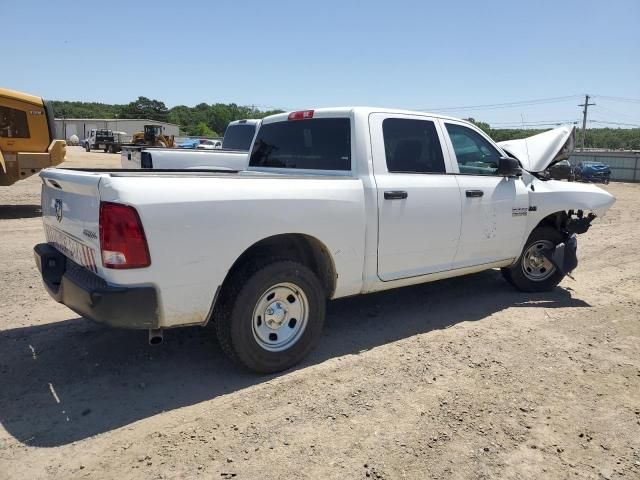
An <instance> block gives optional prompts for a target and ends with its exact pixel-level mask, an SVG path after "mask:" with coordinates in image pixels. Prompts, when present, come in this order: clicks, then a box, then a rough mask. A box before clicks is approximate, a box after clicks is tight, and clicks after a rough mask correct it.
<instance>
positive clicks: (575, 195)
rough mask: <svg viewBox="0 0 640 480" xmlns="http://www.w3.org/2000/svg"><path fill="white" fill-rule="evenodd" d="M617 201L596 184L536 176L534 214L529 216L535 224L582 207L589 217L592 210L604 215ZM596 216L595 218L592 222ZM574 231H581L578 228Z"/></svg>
mask: <svg viewBox="0 0 640 480" xmlns="http://www.w3.org/2000/svg"><path fill="white" fill-rule="evenodd" d="M615 201H616V199H615V197H614V196H613V195H611V194H610V193H609V192H607V191H605V190H603V189H602V188H599V187H596V186H595V185H591V184H587V183H573V182H562V181H559V180H548V181H541V180H538V179H535V178H534V179H533V180H532V181H531V184H530V185H529V205H530V207H529V210H530V211H533V212H534V214H533V215H530V219H529V220H530V222H531V223H532V224H533V225H532V226H533V227H535V226H536V225H537V224H538V223H539V222H540V221H541V220H542V219H543V218H545V217H547V216H549V215H551V214H553V213H557V212H569V211H570V210H573V211H579V210H581V211H583V212H585V214H586V215H587V216H588V214H589V213H593V215H594V216H598V217H602V216H603V215H604V214H605V213H606V212H607V210H609V208H611V206H612V205H613V204H614V203H615ZM593 218H595V217H592V218H591V219H590V220H589V222H590V221H591V220H593ZM583 223H584V221H583ZM585 231H586V230H585ZM575 233H582V232H578V231H577V230H576V231H575Z"/></svg>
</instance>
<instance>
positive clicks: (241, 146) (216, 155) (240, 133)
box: [120, 119, 260, 170]
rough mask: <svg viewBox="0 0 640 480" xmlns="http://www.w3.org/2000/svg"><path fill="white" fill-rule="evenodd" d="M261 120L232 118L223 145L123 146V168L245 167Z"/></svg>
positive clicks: (228, 168) (241, 168) (229, 168)
mask: <svg viewBox="0 0 640 480" xmlns="http://www.w3.org/2000/svg"><path fill="white" fill-rule="evenodd" d="M259 126H260V120H257V119H246V120H235V121H233V122H230V123H229V125H227V129H226V130H225V132H224V138H223V139H222V149H212V150H205V149H195V150H186V149H176V148H149V147H145V146H142V147H140V146H128V147H127V146H125V147H123V150H122V154H121V156H120V160H121V164H122V168H124V169H138V168H144V169H151V168H152V169H155V170H167V169H175V168H182V169H189V168H191V169H198V168H218V169H227V170H244V169H245V168H246V167H247V165H248V163H249V155H248V153H249V147H250V146H251V142H252V141H253V138H254V136H255V134H256V131H257V130H258V128H259Z"/></svg>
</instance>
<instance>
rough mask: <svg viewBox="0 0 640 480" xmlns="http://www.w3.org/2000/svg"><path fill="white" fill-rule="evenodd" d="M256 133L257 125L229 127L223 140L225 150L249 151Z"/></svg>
mask: <svg viewBox="0 0 640 480" xmlns="http://www.w3.org/2000/svg"><path fill="white" fill-rule="evenodd" d="M255 131H256V126H255V125H246V124H236V125H229V126H228V127H227V131H226V132H224V138H223V139H222V148H223V150H245V151H248V150H249V147H250V146H251V141H252V140H253V135H254V133H255Z"/></svg>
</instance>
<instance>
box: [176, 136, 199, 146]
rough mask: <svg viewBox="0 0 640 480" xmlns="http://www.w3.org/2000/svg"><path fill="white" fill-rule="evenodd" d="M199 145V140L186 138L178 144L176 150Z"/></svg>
mask: <svg viewBox="0 0 640 480" xmlns="http://www.w3.org/2000/svg"><path fill="white" fill-rule="evenodd" d="M198 145H200V139H199V138H187V139H186V140H185V141H184V142H182V143H179V144H178V148H196V147H197V146H198Z"/></svg>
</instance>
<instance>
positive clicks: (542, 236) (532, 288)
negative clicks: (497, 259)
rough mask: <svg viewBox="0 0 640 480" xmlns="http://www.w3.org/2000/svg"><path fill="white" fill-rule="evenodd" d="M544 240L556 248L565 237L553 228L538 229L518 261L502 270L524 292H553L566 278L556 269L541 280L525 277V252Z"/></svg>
mask: <svg viewBox="0 0 640 480" xmlns="http://www.w3.org/2000/svg"><path fill="white" fill-rule="evenodd" d="M544 240H546V241H548V242H551V243H552V244H553V245H554V246H555V245H558V244H560V243H562V242H563V235H562V233H560V232H559V231H558V230H556V229H555V228H553V227H547V226H543V227H537V228H536V229H535V230H534V231H533V232H531V235H529V238H528V239H527V243H526V244H525V246H524V248H523V249H522V253H521V254H520V257H518V260H517V261H516V262H515V263H514V264H513V265H511V266H510V267H504V268H501V269H500V271H501V272H502V276H503V277H504V278H505V279H506V280H507V281H508V282H509V283H510V284H511V285H513V286H514V287H516V288H517V289H519V290H522V291H523V292H548V291H549V290H553V289H554V288H555V287H556V286H557V285H558V284H559V283H560V282H561V281H562V279H563V278H564V274H563V273H562V272H561V271H560V270H558V269H557V268H555V267H554V272H553V273H552V274H551V275H549V276H548V277H546V278H544V279H541V280H532V279H531V278H529V277H527V276H526V275H525V273H524V268H523V261H524V255H525V252H526V251H527V249H528V248H529V247H530V246H531V245H533V244H534V243H536V242H540V241H544Z"/></svg>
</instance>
